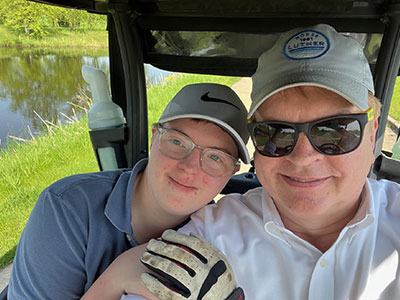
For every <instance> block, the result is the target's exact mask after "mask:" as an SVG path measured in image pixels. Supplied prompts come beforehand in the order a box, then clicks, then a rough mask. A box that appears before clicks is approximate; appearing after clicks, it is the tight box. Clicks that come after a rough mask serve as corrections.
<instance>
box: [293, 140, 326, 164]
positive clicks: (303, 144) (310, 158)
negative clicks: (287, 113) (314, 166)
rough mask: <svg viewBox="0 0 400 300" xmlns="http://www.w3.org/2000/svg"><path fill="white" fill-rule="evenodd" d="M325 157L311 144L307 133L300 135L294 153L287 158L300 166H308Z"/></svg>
mask: <svg viewBox="0 0 400 300" xmlns="http://www.w3.org/2000/svg"><path fill="white" fill-rule="evenodd" d="M322 157H323V154H322V153H319V152H318V151H317V150H315V148H314V147H313V145H312V144H311V142H310V140H309V139H308V137H307V136H306V135H305V133H300V135H299V138H298V139H297V143H296V145H295V147H294V149H293V151H292V152H291V153H290V154H289V155H287V156H286V158H287V159H288V160H289V161H291V162H292V163H293V164H295V165H298V166H306V165H309V164H311V163H312V162H314V161H316V160H319V159H321V158H322Z"/></svg>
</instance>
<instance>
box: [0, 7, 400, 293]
mask: <svg viewBox="0 0 400 300" xmlns="http://www.w3.org/2000/svg"><path fill="white" fill-rule="evenodd" d="M36 2H41V3H46V4H53V5H58V6H63V7H72V8H77V9H83V10H87V11H88V12H91V13H100V14H106V15H107V16H108V32H109V58H110V80H111V94H112V99H113V101H114V102H115V103H116V104H117V105H119V106H120V107H121V108H122V112H123V115H124V117H125V119H126V124H125V125H124V126H120V127H114V128H106V129H102V130H92V131H91V132H90V135H91V140H92V144H93V148H94V150H95V152H96V156H97V159H98V163H99V167H100V169H103V167H102V160H101V157H100V156H101V155H99V151H98V149H102V148H111V149H112V150H113V151H114V153H115V159H116V166H117V167H118V168H131V167H132V166H133V165H134V164H135V163H136V162H137V161H138V160H140V159H142V158H144V157H147V155H148V126H147V123H148V121H147V98H146V80H145V75H144V64H145V63H147V64H151V65H153V66H155V67H157V68H160V69H164V70H168V71H173V72H185V73H201V74H214V75H228V76H240V77H249V76H251V75H252V74H253V73H254V71H255V70H256V67H257V58H258V57H259V55H260V54H261V53H262V52H264V51H265V50H266V49H268V48H269V47H271V46H272V45H273V43H274V42H275V40H276V38H277V34H278V33H280V32H283V31H286V30H289V29H291V28H294V27H299V26H307V25H313V24H317V23H327V24H330V25H332V26H334V27H335V28H336V29H337V30H338V31H339V32H343V33H346V34H349V35H352V36H354V37H355V38H357V39H359V40H360V41H361V42H362V43H363V45H364V50H365V54H366V56H367V58H368V60H369V63H370V67H371V70H372V71H373V75H374V80H375V95H376V96H377V97H378V98H379V99H381V101H382V114H381V116H380V119H379V129H378V132H377V142H376V148H375V154H376V157H377V159H376V162H375V164H374V167H373V169H372V170H371V173H370V176H371V177H372V178H378V179H381V178H386V179H390V180H394V181H397V182H400V161H398V160H396V159H393V158H392V157H391V153H390V152H387V151H385V152H382V145H383V138H384V132H385V127H386V123H387V119H388V112H389V107H390V103H391V98H392V93H393V88H394V85H395V80H396V77H397V75H398V71H399V64H400V51H399V48H400V1H396V0H392V1H391V0H365V1H363V0H361V1H353V0H327V1H316V0H305V1H293V0H279V1H277V0H272V1H259V0H251V1H232V0H220V1H209V0H204V1H196V0H186V1H179V0H163V1H159V0H97V1H96V0H48V1H40V0H37V1H36ZM258 184H259V183H258V181H257V178H256V176H255V174H253V173H251V172H247V173H243V174H239V175H235V176H234V177H233V178H232V179H231V181H230V182H229V183H228V185H227V187H226V188H225V189H224V191H223V193H229V192H244V191H246V190H247V189H249V188H253V187H255V186H257V185H258ZM2 299H6V293H5V292H4V291H3V293H2V294H1V297H0V300H2Z"/></svg>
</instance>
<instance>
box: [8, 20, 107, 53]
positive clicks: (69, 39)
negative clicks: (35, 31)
mask: <svg viewBox="0 0 400 300" xmlns="http://www.w3.org/2000/svg"><path fill="white" fill-rule="evenodd" d="M0 45H2V46H21V47H28V46H29V47H32V46H38V47H39V46H40V47H42V48H43V47H101V48H106V47H108V33H107V31H106V30H85V31H71V30H69V29H65V28H56V29H51V30H50V31H49V34H48V35H46V36H44V37H42V38H35V37H31V36H28V35H26V34H24V33H17V32H15V31H14V30H12V29H11V28H9V27H7V26H4V25H0Z"/></svg>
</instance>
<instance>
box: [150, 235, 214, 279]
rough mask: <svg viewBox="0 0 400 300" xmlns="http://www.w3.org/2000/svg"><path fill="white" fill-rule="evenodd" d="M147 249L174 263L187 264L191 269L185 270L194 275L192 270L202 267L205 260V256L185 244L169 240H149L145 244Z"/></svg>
mask: <svg viewBox="0 0 400 300" xmlns="http://www.w3.org/2000/svg"><path fill="white" fill-rule="evenodd" d="M147 250H148V251H149V252H152V253H155V254H157V255H159V256H162V257H165V258H167V259H169V260H172V261H174V262H176V263H181V264H183V265H185V266H187V267H188V268H190V269H191V270H187V271H188V273H189V274H190V275H191V276H194V275H195V273H194V271H193V270H199V269H203V268H204V266H203V265H204V263H206V262H207V259H206V258H204V257H203V256H201V255H200V254H198V253H196V251H194V250H192V249H190V248H188V247H187V246H182V245H180V244H174V243H171V242H169V241H159V240H151V241H150V242H149V243H148V245H147ZM191 272H192V273H191Z"/></svg>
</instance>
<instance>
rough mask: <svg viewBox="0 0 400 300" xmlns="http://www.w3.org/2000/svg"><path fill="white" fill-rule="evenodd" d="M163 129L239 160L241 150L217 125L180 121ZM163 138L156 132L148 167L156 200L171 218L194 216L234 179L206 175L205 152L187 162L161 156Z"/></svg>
mask: <svg viewBox="0 0 400 300" xmlns="http://www.w3.org/2000/svg"><path fill="white" fill-rule="evenodd" d="M163 127H164V128H167V129H174V130H176V131H178V132H181V133H183V134H185V135H186V136H188V137H189V138H190V139H191V140H192V141H193V142H194V143H195V144H196V145H198V146H201V147H204V148H216V149H219V150H222V151H224V152H226V153H228V154H230V155H232V156H234V157H236V158H237V157H238V150H237V146H236V144H235V142H234V141H233V139H232V138H231V136H230V135H229V134H228V133H226V132H225V131H224V130H222V129H221V128H220V127H218V126H216V125H215V124H212V123H210V122H205V121H196V120H191V119H179V120H174V121H171V122H168V123H165V124H163ZM159 137H160V133H159V132H157V130H156V129H153V136H152V139H151V147H150V151H151V153H150V159H149V163H148V166H147V168H148V182H149V184H150V186H151V187H150V192H151V194H152V198H153V199H154V200H155V201H156V202H157V203H156V205H158V206H159V207H160V208H161V209H162V210H164V211H166V212H167V213H169V214H172V215H188V214H191V213H193V212H194V211H196V210H198V209H199V208H201V207H202V206H204V205H205V204H207V203H209V202H210V201H211V200H212V199H213V198H214V197H215V196H216V195H217V194H218V193H219V192H220V191H221V190H222V189H223V188H224V186H225V185H226V183H227V182H228V180H229V178H230V177H231V176H227V177H223V178H216V177H213V176H211V175H209V174H207V173H206V172H204V171H203V169H202V168H201V166H200V157H201V150H199V149H196V148H195V149H193V151H192V153H191V154H190V155H189V156H188V157H187V158H185V159H182V160H174V159H172V158H169V157H168V156H166V155H165V154H163V153H161V152H160V145H159V143H160V139H159ZM237 170H238V169H235V172H236V171H237ZM230 175H233V172H232V173H231V174H230Z"/></svg>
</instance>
